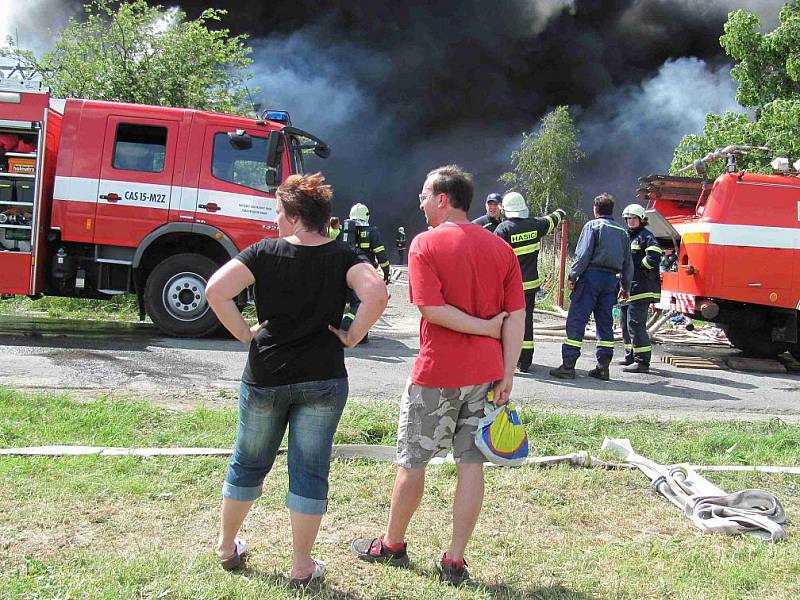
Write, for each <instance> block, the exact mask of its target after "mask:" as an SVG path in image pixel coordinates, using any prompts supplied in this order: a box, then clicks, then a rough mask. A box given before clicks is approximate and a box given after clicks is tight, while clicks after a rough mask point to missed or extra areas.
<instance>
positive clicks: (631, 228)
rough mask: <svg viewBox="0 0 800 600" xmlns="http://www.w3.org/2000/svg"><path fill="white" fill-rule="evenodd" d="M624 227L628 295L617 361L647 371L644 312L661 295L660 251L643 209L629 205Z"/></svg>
mask: <svg viewBox="0 0 800 600" xmlns="http://www.w3.org/2000/svg"><path fill="white" fill-rule="evenodd" d="M622 218H623V219H624V220H625V225H626V226H627V227H628V235H629V236H630V241H631V258H632V259H633V283H632V284H631V295H630V297H629V298H628V301H627V302H626V303H623V304H622V306H621V311H620V322H621V323H622V338H623V340H624V341H625V358H624V359H623V360H621V361H620V364H621V365H625V366H624V367H623V369H622V370H623V371H626V372H628V373H647V372H648V371H649V370H650V356H651V353H652V349H651V346H650V336H649V335H648V334H647V312H648V310H649V308H650V303H651V302H653V301H657V300H659V299H660V298H661V274H660V272H659V266H660V265H661V255H662V250H661V248H660V246H659V245H658V240H657V239H656V237H655V236H654V235H653V234H652V233H651V232H650V231H649V230H647V229H645V225H647V217H646V216H645V212H644V208H642V207H641V206H639V205H638V204H629V205H628V206H626V207H625V210H624V211H623V212H622Z"/></svg>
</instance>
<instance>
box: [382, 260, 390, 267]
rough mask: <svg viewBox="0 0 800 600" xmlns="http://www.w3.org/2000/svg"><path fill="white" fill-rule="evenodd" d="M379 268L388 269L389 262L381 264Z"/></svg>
mask: <svg viewBox="0 0 800 600" xmlns="http://www.w3.org/2000/svg"><path fill="white" fill-rule="evenodd" d="M381 266H382V267H388V266H389V261H388V260H387V261H386V262H382V263H381Z"/></svg>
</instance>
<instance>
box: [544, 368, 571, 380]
mask: <svg viewBox="0 0 800 600" xmlns="http://www.w3.org/2000/svg"><path fill="white" fill-rule="evenodd" d="M550 375H551V376H552V377H555V378H556V379H575V367H567V366H564V365H560V366H559V367H558V368H557V369H550Z"/></svg>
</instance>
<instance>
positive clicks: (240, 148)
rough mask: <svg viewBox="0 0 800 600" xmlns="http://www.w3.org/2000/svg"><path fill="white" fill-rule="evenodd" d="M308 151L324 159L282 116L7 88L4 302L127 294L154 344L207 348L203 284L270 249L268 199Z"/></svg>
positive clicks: (0, 93)
mask: <svg viewBox="0 0 800 600" xmlns="http://www.w3.org/2000/svg"><path fill="white" fill-rule="evenodd" d="M4 140H5V142H6V144H5V145H6V147H5V148H4V147H3V142H4ZM15 143H16V146H15V145H14V144H15ZM9 147H10V148H9ZM310 150H313V151H314V152H315V153H316V154H317V155H319V156H321V157H323V158H325V157H327V156H328V154H329V152H330V151H329V148H328V146H327V145H326V144H325V143H324V142H322V141H321V140H319V139H318V138H316V137H315V136H313V135H311V134H309V133H307V132H305V131H302V130H300V129H297V128H295V127H293V126H292V125H291V123H290V119H289V115H288V113H286V112H283V111H266V112H265V113H263V114H262V115H261V118H258V119H255V118H247V117H241V116H232V115H224V114H216V113H211V112H205V111H199V110H191V109H181V108H168V107H159V106H143V105H136V104H124V103H117V102H101V101H92V100H80V99H68V100H57V99H54V98H51V97H50V95H49V93H48V92H47V91H44V90H41V89H38V87H37V85H36V84H33V83H30V82H19V83H18V84H16V85H14V84H12V83H10V82H9V80H5V81H4V82H3V84H2V87H0V269H1V270H2V272H3V273H4V277H3V279H2V281H0V293H4V294H24V295H28V296H32V297H37V296H39V295H42V294H46V295H57V296H75V297H82V298H99V299H108V298H111V297H113V296H115V295H117V294H127V293H132V294H136V296H137V297H138V299H139V308H140V315H141V316H142V318H144V314H145V313H146V314H147V315H149V316H150V318H151V319H152V321H153V322H154V323H155V324H156V325H157V326H158V327H159V328H160V329H161V330H162V331H163V332H165V333H167V334H169V335H173V336H180V337H196V336H202V335H206V334H209V333H211V332H213V331H214V330H216V329H217V328H218V327H219V323H218V321H217V319H216V316H215V315H214V313H213V311H211V310H210V309H209V307H208V304H207V302H206V298H205V285H206V282H207V281H208V279H209V277H210V276H211V274H212V273H213V272H214V271H215V270H216V269H217V268H218V267H219V266H221V265H222V264H223V263H225V262H226V261H228V260H229V259H230V258H231V257H233V256H235V255H236V254H237V253H238V252H239V251H240V250H242V249H244V248H245V247H247V246H249V245H250V244H252V243H254V242H256V241H258V240H260V239H262V238H263V237H276V236H277V233H278V230H277V224H276V213H275V207H276V198H275V190H276V188H277V186H278V185H279V184H280V182H281V181H282V180H283V179H285V178H286V177H287V176H289V175H290V174H292V173H300V172H302V170H303V152H304V151H310ZM240 300H241V301H242V303H244V301H245V300H246V299H245V298H242V299H240Z"/></svg>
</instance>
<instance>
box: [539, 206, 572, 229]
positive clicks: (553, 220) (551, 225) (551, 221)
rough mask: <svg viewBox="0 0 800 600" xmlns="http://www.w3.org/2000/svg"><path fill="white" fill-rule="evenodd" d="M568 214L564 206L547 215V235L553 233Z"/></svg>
mask: <svg viewBox="0 0 800 600" xmlns="http://www.w3.org/2000/svg"><path fill="white" fill-rule="evenodd" d="M566 216H567V213H565V212H564V209H563V208H557V209H555V210H554V211H553V212H551V213H550V214H549V215H545V217H544V218H545V220H546V221H547V232H546V233H545V235H547V234H549V233H553V230H554V229H555V228H556V227H558V226H559V225H561V221H563V220H564V218H565V217H566Z"/></svg>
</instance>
